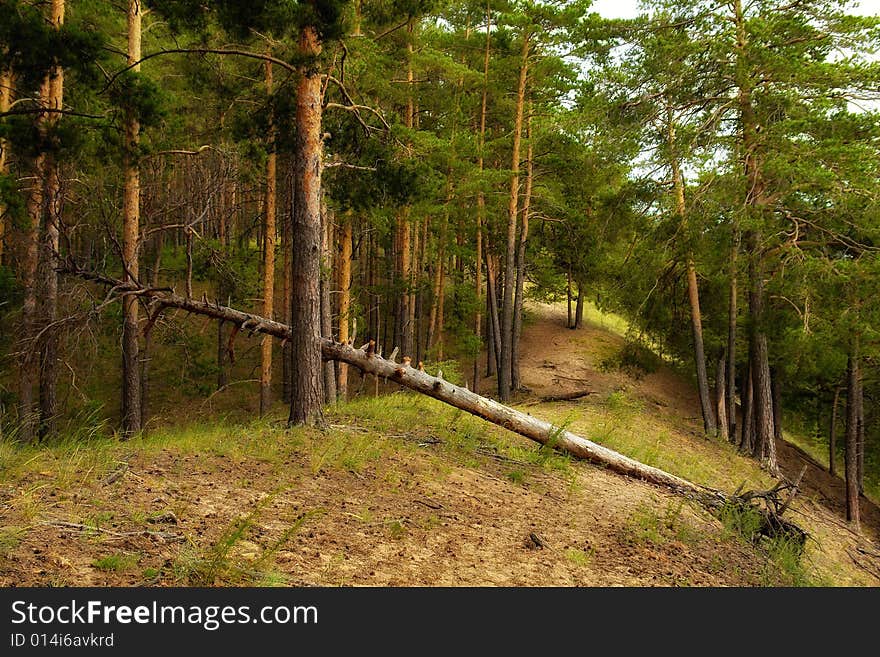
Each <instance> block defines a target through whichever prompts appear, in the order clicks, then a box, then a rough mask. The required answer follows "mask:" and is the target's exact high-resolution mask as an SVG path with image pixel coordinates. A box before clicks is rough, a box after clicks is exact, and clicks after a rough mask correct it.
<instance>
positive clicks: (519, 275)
mask: <svg viewBox="0 0 880 657" xmlns="http://www.w3.org/2000/svg"><path fill="white" fill-rule="evenodd" d="M526 139H527V140H528V149H527V151H526V189H525V194H524V195H523V208H522V226H521V227H520V231H519V246H518V248H517V252H516V290H515V291H514V301H513V347H512V351H511V379H510V382H511V385H512V387H513V389H514V390H519V389H520V388H522V381H521V380H520V372H519V339H520V337H521V336H522V319H523V318H522V314H523V293H524V285H525V274H526V242H527V241H528V239H529V209H530V207H531V203H532V177H533V174H534V167H533V166H532V156H533V154H534V148H533V147H532V111H531V105H530V106H529V116H528V118H527V119H526Z"/></svg>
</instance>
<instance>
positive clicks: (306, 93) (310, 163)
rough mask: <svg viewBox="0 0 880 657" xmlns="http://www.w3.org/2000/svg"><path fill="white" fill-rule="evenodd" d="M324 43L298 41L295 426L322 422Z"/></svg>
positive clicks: (305, 33) (309, 35)
mask: <svg viewBox="0 0 880 657" xmlns="http://www.w3.org/2000/svg"><path fill="white" fill-rule="evenodd" d="M320 53H321V42H320V40H319V38H318V32H317V30H316V29H315V28H314V27H313V26H306V27H304V28H303V29H302V31H301V33H300V39H299V56H300V57H301V58H302V59H303V63H302V64H301V65H300V79H299V81H298V82H297V86H296V146H295V165H294V166H295V175H294V186H293V195H294V200H293V217H292V230H293V233H292V235H293V241H292V244H291V247H292V248H291V281H292V283H291V290H290V299H289V300H288V301H289V303H290V329H291V331H290V348H291V352H292V355H293V358H294V359H295V360H296V367H293V368H291V369H292V372H291V377H290V378H291V380H290V416H289V419H288V423H289V424H290V425H300V424H312V423H314V424H322V423H323V421H324V416H323V412H322V408H321V404H322V402H323V398H324V390H323V387H324V386H323V378H322V376H321V336H320V330H321V294H320V279H321V163H322V162H321V160H322V151H323V143H322V132H321V119H322V106H321V76H320V74H319V72H318V70H317V58H318V56H319V55H320Z"/></svg>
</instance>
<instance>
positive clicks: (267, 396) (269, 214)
mask: <svg viewBox="0 0 880 657" xmlns="http://www.w3.org/2000/svg"><path fill="white" fill-rule="evenodd" d="M265 68H266V93H267V94H269V95H270V96H271V95H272V87H273V80H272V62H266V63H265ZM268 142H269V143H268V146H269V154H268V156H267V157H266V201H265V203H264V204H263V317H268V318H270V319H272V318H273V316H274V312H275V239H276V233H277V231H276V228H275V219H276V200H277V197H278V195H277V182H276V180H277V167H278V164H277V158H278V156H277V155H276V154H275V135H274V127H273V125H272V123H271V121H270V123H269V134H268ZM271 405H272V338H270V337H269V336H266V337H264V338H263V342H262V344H261V345H260V417H262V416H263V415H265V414H266V413H268V412H269V408H270V407H271Z"/></svg>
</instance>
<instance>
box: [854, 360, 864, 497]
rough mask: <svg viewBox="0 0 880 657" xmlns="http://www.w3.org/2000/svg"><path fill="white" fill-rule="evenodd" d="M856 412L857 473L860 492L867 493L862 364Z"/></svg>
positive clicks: (861, 493)
mask: <svg viewBox="0 0 880 657" xmlns="http://www.w3.org/2000/svg"><path fill="white" fill-rule="evenodd" d="M856 413H857V414H858V420H859V421H858V424H857V425H856V473H857V477H856V478H857V480H858V485H859V494H860V495H864V494H865V386H864V383H863V382H862V376H861V365H860V366H859V380H858V390H857V394H856Z"/></svg>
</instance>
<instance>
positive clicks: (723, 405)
mask: <svg viewBox="0 0 880 657" xmlns="http://www.w3.org/2000/svg"><path fill="white" fill-rule="evenodd" d="M715 413H716V417H717V418H718V435H719V436H720V437H721V438H723V439H724V440H728V435H727V432H728V427H729V424H728V421H727V361H726V360H725V358H724V353H722V354H721V355H720V356H718V360H717V362H716V363H715Z"/></svg>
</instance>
